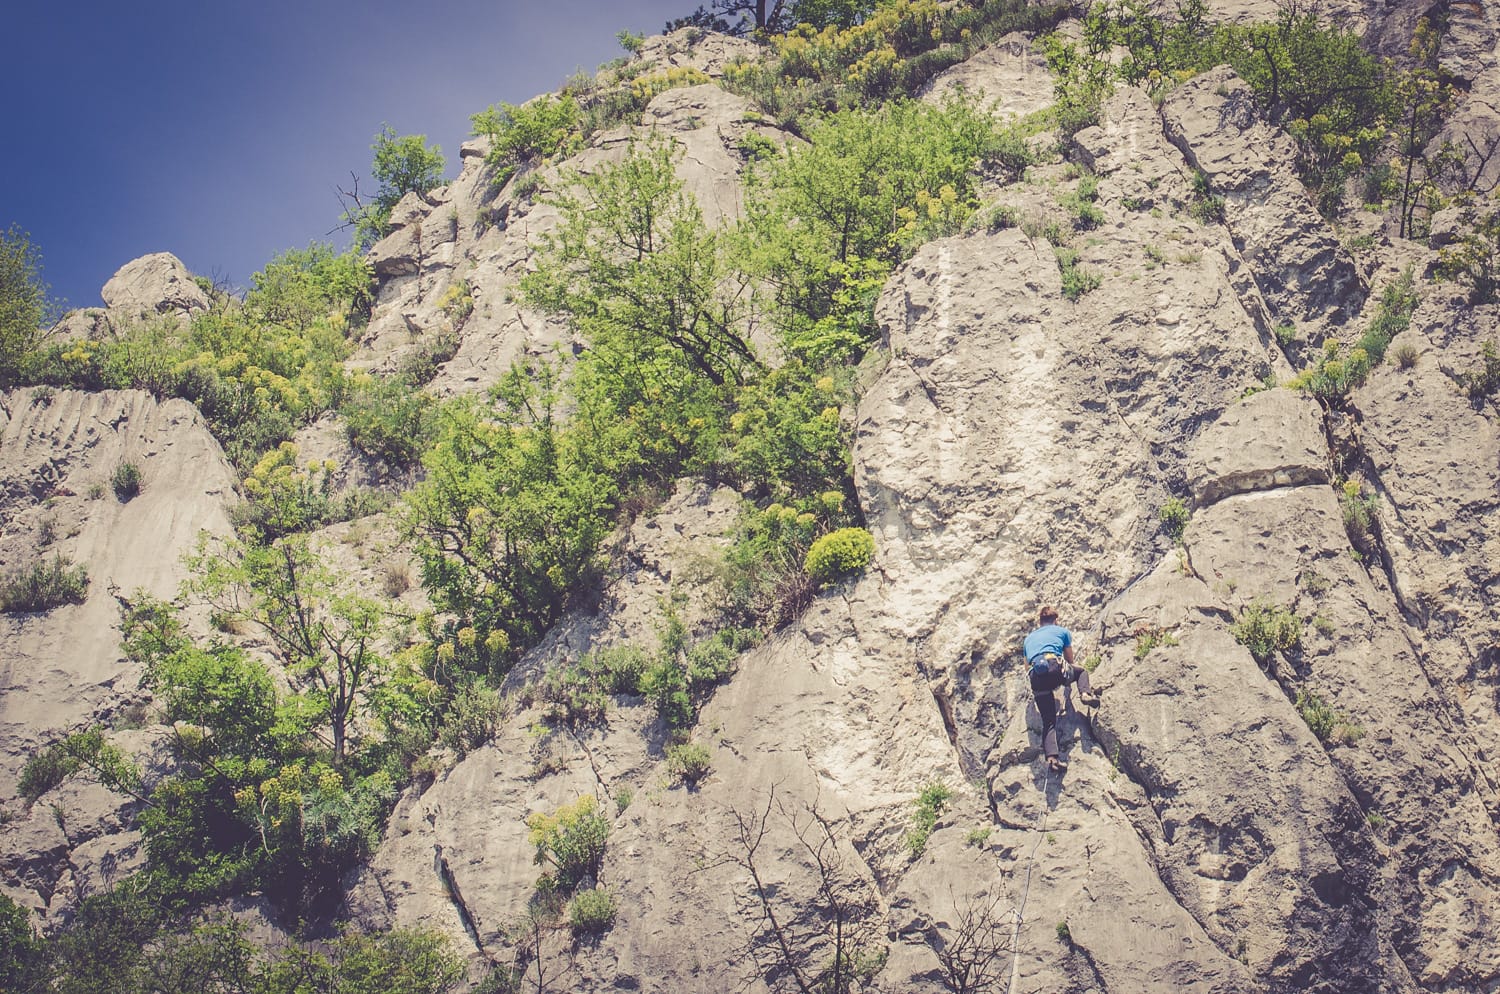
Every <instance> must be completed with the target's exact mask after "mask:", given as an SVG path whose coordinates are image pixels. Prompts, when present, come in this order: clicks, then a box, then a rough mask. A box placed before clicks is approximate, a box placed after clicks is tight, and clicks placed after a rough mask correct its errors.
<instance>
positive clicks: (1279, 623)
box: [1229, 598, 1302, 665]
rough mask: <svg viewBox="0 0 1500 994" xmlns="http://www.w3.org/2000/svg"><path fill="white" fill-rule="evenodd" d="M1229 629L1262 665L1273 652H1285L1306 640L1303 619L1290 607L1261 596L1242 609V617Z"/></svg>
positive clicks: (1236, 639)
mask: <svg viewBox="0 0 1500 994" xmlns="http://www.w3.org/2000/svg"><path fill="white" fill-rule="evenodd" d="M1229 632H1230V634H1231V635H1233V636H1234V638H1235V641H1237V642H1239V643H1240V645H1243V646H1244V647H1245V648H1247V649H1249V650H1250V655H1252V656H1254V657H1255V661H1256V662H1257V663H1260V664H1261V665H1265V663H1266V662H1267V661H1268V660H1269V659H1270V658H1271V655H1272V654H1273V653H1276V652H1285V651H1286V650H1288V649H1292V648H1295V647H1296V646H1298V645H1300V644H1301V643H1302V621H1301V619H1299V618H1298V617H1297V616H1296V615H1295V614H1293V613H1292V611H1291V609H1290V608H1284V607H1279V606H1277V605H1275V604H1272V603H1270V602H1269V601H1267V600H1264V599H1260V598H1257V599H1256V600H1254V601H1251V602H1250V606H1249V607H1247V608H1245V610H1244V611H1242V612H1240V617H1239V620H1238V621H1236V622H1235V623H1234V624H1233V625H1230V626H1229Z"/></svg>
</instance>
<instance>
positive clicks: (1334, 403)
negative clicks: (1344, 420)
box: [1286, 338, 1373, 409]
mask: <svg viewBox="0 0 1500 994" xmlns="http://www.w3.org/2000/svg"><path fill="white" fill-rule="evenodd" d="M1372 365H1373V363H1372V361H1371V359H1370V353H1369V352H1367V351H1365V349H1364V348H1361V347H1359V346H1355V347H1354V348H1350V349H1346V348H1345V347H1344V346H1343V345H1342V344H1341V343H1340V342H1339V341H1338V340H1337V339H1332V338H1330V339H1328V340H1327V341H1325V342H1324V343H1323V351H1322V352H1321V353H1320V354H1319V355H1318V357H1317V359H1316V360H1315V361H1314V363H1313V365H1311V366H1309V367H1308V368H1307V369H1305V370H1303V371H1302V372H1301V373H1299V374H1297V375H1296V376H1295V377H1293V378H1292V379H1290V380H1288V381H1287V383H1286V385H1287V386H1288V387H1290V388H1291V389H1293V390H1306V391H1308V392H1309V393H1311V394H1312V395H1313V396H1314V397H1317V398H1318V400H1320V401H1322V402H1323V403H1324V404H1325V405H1327V406H1328V407H1330V408H1333V409H1338V408H1341V407H1343V405H1344V404H1345V403H1346V402H1347V401H1348V399H1349V392H1350V391H1351V390H1353V389H1355V388H1356V387H1359V386H1361V385H1363V384H1364V382H1365V380H1366V379H1367V378H1368V377H1369V375H1370V369H1371V368H1372Z"/></svg>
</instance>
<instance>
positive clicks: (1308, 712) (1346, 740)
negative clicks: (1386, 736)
mask: <svg viewBox="0 0 1500 994" xmlns="http://www.w3.org/2000/svg"><path fill="white" fill-rule="evenodd" d="M1295 707H1296V708H1297V713H1298V714H1300V715H1302V720H1303V721H1305V722H1307V727H1308V728H1309V729H1311V730H1312V733H1313V734H1314V735H1316V736H1317V737H1318V740H1319V741H1321V742H1338V743H1342V744H1343V745H1348V746H1352V745H1354V744H1355V743H1356V742H1358V741H1359V740H1360V739H1362V738H1364V735H1365V730H1364V729H1363V728H1361V727H1360V726H1359V725H1357V724H1355V723H1354V722H1352V721H1350V720H1349V716H1348V715H1346V714H1344V713H1343V712H1341V711H1336V710H1335V709H1334V707H1333V705H1331V704H1329V703H1328V702H1327V701H1326V700H1324V699H1323V698H1322V697H1320V696H1318V695H1317V694H1315V693H1313V692H1312V691H1310V690H1308V689H1307V688H1306V687H1303V688H1302V689H1301V690H1298V691H1297V700H1296V702H1295Z"/></svg>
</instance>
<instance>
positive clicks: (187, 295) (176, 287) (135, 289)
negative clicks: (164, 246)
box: [100, 252, 208, 320]
mask: <svg viewBox="0 0 1500 994" xmlns="http://www.w3.org/2000/svg"><path fill="white" fill-rule="evenodd" d="M100 295H101V296H102V297H103V298H104V303H105V305H106V306H107V307H109V309H110V310H112V311H115V312H117V313H118V314H119V315H120V316H121V317H124V318H126V319H127V320H128V319H131V318H141V317H155V316H156V315H158V314H174V313H175V314H191V313H192V312H193V311H203V310H207V309H208V295H207V294H205V293H204V292H203V288H202V287H200V286H198V284H197V283H195V282H194V281H193V274H192V273H190V272H188V269H187V267H186V266H184V265H183V264H182V260H180V259H178V258H177V257H176V256H175V255H173V254H172V253H170V252H156V253H154V254H152V255H143V256H141V257H140V258H139V259H135V260H132V261H131V262H127V263H126V264H125V265H123V266H121V267H120V270H119V272H117V273H115V275H114V276H112V277H110V280H109V282H108V283H106V284H104V289H103V290H102V291H101V292H100Z"/></svg>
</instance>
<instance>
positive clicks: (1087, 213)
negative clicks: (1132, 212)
mask: <svg viewBox="0 0 1500 994" xmlns="http://www.w3.org/2000/svg"><path fill="white" fill-rule="evenodd" d="M1098 200H1099V178H1098V177H1097V176H1084V177H1083V178H1082V179H1080V180H1079V181H1078V188H1077V189H1076V190H1072V191H1070V192H1068V193H1065V194H1063V195H1062V196H1061V197H1059V198H1058V203H1060V204H1061V205H1062V207H1063V209H1064V210H1065V211H1067V212H1068V214H1069V215H1070V216H1071V217H1072V218H1073V227H1075V228H1077V229H1078V230H1079V231H1087V230H1089V229H1091V228H1097V227H1099V225H1101V224H1103V223H1104V212H1103V211H1102V210H1100V209H1099V204H1098Z"/></svg>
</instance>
